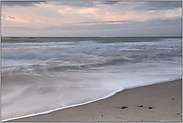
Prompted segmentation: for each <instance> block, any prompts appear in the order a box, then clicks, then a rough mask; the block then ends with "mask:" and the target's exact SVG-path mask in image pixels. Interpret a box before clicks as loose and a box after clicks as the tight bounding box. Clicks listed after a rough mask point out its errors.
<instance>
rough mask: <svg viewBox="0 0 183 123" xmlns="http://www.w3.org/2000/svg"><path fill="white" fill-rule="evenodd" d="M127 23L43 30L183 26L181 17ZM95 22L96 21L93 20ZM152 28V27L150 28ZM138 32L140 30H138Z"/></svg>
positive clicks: (68, 26) (71, 26)
mask: <svg viewBox="0 0 183 123" xmlns="http://www.w3.org/2000/svg"><path fill="white" fill-rule="evenodd" d="M126 22H127V23H125V24H123V23H122V24H107V23H97V22H96V24H92V25H85V24H83V25H74V24H69V25H63V26H49V27H44V28H42V30H64V31H73V30H75V31H78V30H118V29H121V28H128V29H129V28H130V29H132V30H133V28H144V27H153V28H164V27H177V26H181V22H182V20H181V18H176V19H156V20H155V19H154V20H147V21H146V22H133V21H126ZM93 23H95V22H93ZM149 30H150V28H149ZM136 31H137V32H138V30H136Z"/></svg>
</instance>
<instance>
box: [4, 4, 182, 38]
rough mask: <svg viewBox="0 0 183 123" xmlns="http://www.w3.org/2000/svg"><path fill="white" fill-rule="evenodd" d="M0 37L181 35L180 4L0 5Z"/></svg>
mask: <svg viewBox="0 0 183 123" xmlns="http://www.w3.org/2000/svg"><path fill="white" fill-rule="evenodd" d="M1 30H2V31H1V35H2V36H17V37H19V36H24V37H96V36H97V37H135V36H137V37H141V36H181V35H182V2H181V1H151V2H145V1H144V2H124V1H86V2H84V1H83V2H81V1H78V2H76V1H70V2H69V1H68V2H67V1H24V2H21V1H19V2H16V1H14V2H11V1H6V2H5V1H4V2H1Z"/></svg>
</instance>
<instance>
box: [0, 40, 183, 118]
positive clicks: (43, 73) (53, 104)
mask: <svg viewBox="0 0 183 123" xmlns="http://www.w3.org/2000/svg"><path fill="white" fill-rule="evenodd" d="M1 77H2V78H1V80H2V81H1V95H2V96H1V118H2V121H9V120H12V119H17V118H23V117H30V116H35V115H41V114H45V113H50V112H53V111H56V110H60V109H64V108H69V107H73V106H79V105H83V104H87V103H91V102H94V101H97V100H101V99H105V98H107V97H110V96H112V95H114V94H116V93H117V92H119V91H122V90H124V89H129V88H134V87H140V86H146V85H151V84H155V83H162V82H167V81H170V80H176V79H180V78H182V37H1ZM154 91H156V90H154Z"/></svg>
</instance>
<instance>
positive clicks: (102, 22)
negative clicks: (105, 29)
mask: <svg viewBox="0 0 183 123" xmlns="http://www.w3.org/2000/svg"><path fill="white" fill-rule="evenodd" d="M129 21H130V20H121V21H95V22H79V23H89V24H107V23H120V22H129Z"/></svg>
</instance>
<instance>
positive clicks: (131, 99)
mask: <svg viewBox="0 0 183 123" xmlns="http://www.w3.org/2000/svg"><path fill="white" fill-rule="evenodd" d="M181 81H182V79H179V80H174V81H169V82H163V83H157V84H152V85H146V86H141V87H135V88H130V89H125V90H122V91H119V92H117V93H116V94H114V95H112V96H110V97H108V98H104V99H101V100H97V101H94V102H91V103H86V104H84V105H78V106H74V107H69V108H64V109H59V110H55V111H52V112H50V113H46V114H39V115H35V116H30V117H25V118H23V117H22V118H20V119H14V120H8V121H3V122H26V121H27V122H31V121H32V122H46V121H47V122H49V121H53V122H54V121H57V122H64V121H70V122H74V121H76V122H78V121H83V122H86V121H88V122H90V121H97V122H98V121H101V122H102V121H113V122H115V121H176V122H177V121H181V116H182V112H181V107H182V104H181V97H182V96H181V94H182V93H181V88H182V86H181ZM153 90H156V91H153ZM149 96H152V97H149ZM165 97H166V98H165ZM152 98H153V99H152ZM172 98H173V99H174V100H171V99H172ZM139 99H140V100H139ZM162 99H165V100H162ZM155 100H157V101H155ZM175 102H176V104H174V103H175ZM148 103H149V105H148ZM162 103H163V104H162ZM123 105H125V106H126V105H127V107H128V108H127V109H121V106H123ZM139 105H143V107H138V106H139ZM150 106H152V107H153V109H148V107H150ZM162 106H163V107H164V108H162ZM165 106H166V107H167V108H165ZM169 107H172V111H174V114H173V112H172V111H171V110H170V109H169ZM153 112H154V113H153ZM163 112H164V113H163ZM148 113H149V115H150V116H147V115H148ZM162 113H163V115H162ZM158 114H159V115H158ZM171 114H172V115H171ZM136 115H137V116H136ZM138 115H139V116H138ZM130 116H131V117H130ZM132 116H133V117H132ZM143 116H144V117H143ZM162 118H164V119H162Z"/></svg>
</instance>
